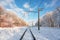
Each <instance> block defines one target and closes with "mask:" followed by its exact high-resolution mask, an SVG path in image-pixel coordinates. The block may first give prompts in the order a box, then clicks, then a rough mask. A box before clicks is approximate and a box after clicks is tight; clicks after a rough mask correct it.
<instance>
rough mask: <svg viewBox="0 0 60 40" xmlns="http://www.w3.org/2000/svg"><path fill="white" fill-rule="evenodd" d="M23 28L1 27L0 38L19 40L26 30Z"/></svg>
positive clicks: (1, 39)
mask: <svg viewBox="0 0 60 40" xmlns="http://www.w3.org/2000/svg"><path fill="white" fill-rule="evenodd" d="M25 29H26V28H25V27H23V28H3V29H2V28H0V40H19V39H20V37H21V36H22V34H23V32H24V31H25Z"/></svg>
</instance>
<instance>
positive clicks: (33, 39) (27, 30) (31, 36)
mask: <svg viewBox="0 0 60 40" xmlns="http://www.w3.org/2000/svg"><path fill="white" fill-rule="evenodd" d="M27 33H28V34H29V35H30V38H31V39H32V40H36V38H35V37H34V35H33V33H32V31H31V29H29V28H27V29H26V30H25V32H24V33H23V34H22V36H21V38H20V40H26V39H27V37H26V36H28V37H29V35H27ZM24 37H25V38H26V39H24ZM31 39H30V40H31ZM27 40H29V39H27Z"/></svg>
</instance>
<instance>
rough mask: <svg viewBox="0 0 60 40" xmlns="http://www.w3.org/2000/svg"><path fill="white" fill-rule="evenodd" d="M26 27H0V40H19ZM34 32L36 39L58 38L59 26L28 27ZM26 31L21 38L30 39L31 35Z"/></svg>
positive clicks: (53, 39) (56, 39)
mask: <svg viewBox="0 0 60 40" xmlns="http://www.w3.org/2000/svg"><path fill="white" fill-rule="evenodd" d="M26 28H27V27H21V28H3V29H2V28H0V40H19V39H20V38H21V36H22V34H23V33H24V31H25V30H26ZM29 28H30V29H31V31H32V33H33V34H34V36H35V38H36V40H60V28H51V27H50V28H49V27H41V28H40V30H39V31H38V29H37V27H29ZM29 28H27V29H28V30H27V31H26V33H25V35H24V37H23V40H32V35H31V33H30V31H29Z"/></svg>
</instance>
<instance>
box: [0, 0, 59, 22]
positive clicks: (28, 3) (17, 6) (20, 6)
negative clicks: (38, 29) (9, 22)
mask: <svg viewBox="0 0 60 40" xmlns="http://www.w3.org/2000/svg"><path fill="white" fill-rule="evenodd" d="M0 5H2V6H4V7H5V8H6V9H8V10H11V11H14V12H16V13H17V15H18V16H19V17H20V18H22V19H24V20H25V21H27V22H30V21H34V22H35V21H36V20H37V17H38V8H43V10H42V11H40V17H41V16H42V15H44V14H45V13H46V12H49V11H52V10H55V8H56V7H60V0H0ZM27 11H36V12H27Z"/></svg>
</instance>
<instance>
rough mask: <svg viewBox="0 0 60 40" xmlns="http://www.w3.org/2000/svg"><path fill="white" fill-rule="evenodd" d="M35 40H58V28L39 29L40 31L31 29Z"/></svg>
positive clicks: (59, 30) (59, 36) (59, 37)
mask: <svg viewBox="0 0 60 40" xmlns="http://www.w3.org/2000/svg"><path fill="white" fill-rule="evenodd" d="M31 30H32V32H33V33H34V35H35V37H36V39H37V40H60V28H51V27H41V28H40V30H39V31H38V29H37V28H36V27H35V28H34V27H33V28H31Z"/></svg>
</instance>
